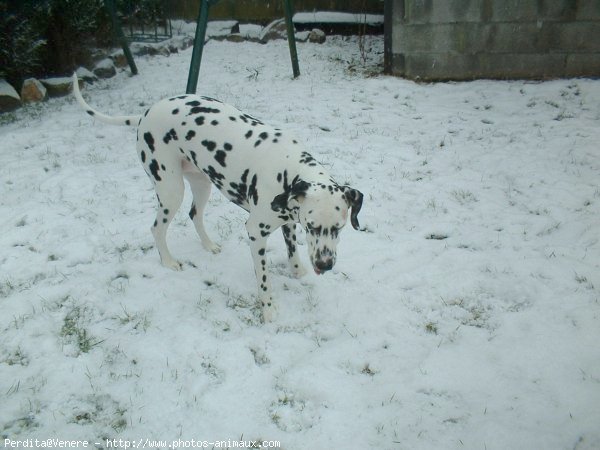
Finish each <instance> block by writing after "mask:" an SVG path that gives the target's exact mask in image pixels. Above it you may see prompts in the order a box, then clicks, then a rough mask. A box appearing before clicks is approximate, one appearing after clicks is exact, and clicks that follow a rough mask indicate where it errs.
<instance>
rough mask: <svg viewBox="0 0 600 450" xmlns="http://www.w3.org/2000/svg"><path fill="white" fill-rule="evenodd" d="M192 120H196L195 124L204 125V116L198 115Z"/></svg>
mask: <svg viewBox="0 0 600 450" xmlns="http://www.w3.org/2000/svg"><path fill="white" fill-rule="evenodd" d="M194 122H196V125H199V126H202V125H204V116H198V117H196V118H195V119H194Z"/></svg>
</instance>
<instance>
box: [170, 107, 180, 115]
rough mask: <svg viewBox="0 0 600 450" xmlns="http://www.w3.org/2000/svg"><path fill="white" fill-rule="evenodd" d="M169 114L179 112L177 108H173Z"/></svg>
mask: <svg viewBox="0 0 600 450" xmlns="http://www.w3.org/2000/svg"><path fill="white" fill-rule="evenodd" d="M171 114H179V108H175V109H174V110H173V111H171Z"/></svg>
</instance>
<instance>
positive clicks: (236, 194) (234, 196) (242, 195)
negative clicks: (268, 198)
mask: <svg viewBox="0 0 600 450" xmlns="http://www.w3.org/2000/svg"><path fill="white" fill-rule="evenodd" d="M249 173H250V169H246V170H244V173H243V174H242V176H241V177H240V182H239V183H235V182H231V183H229V186H230V187H231V189H229V190H228V191H227V194H228V195H229V196H230V198H231V201H232V202H233V203H235V204H236V205H238V206H242V205H244V204H245V203H246V198H247V197H246V196H247V194H248V185H247V184H246V183H247V181H248V174H249Z"/></svg>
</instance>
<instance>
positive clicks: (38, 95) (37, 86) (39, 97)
mask: <svg viewBox="0 0 600 450" xmlns="http://www.w3.org/2000/svg"><path fill="white" fill-rule="evenodd" d="M47 98H48V90H47V89H46V88H45V87H44V85H43V84H42V83H40V82H39V81H38V80H36V79H35V78H27V79H26V80H25V81H23V86H22V87H21V100H23V102H24V103H30V102H42V101H44V100H46V99H47Z"/></svg>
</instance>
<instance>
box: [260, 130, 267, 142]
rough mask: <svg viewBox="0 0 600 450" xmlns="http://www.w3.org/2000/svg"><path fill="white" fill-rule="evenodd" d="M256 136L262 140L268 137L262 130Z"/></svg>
mask: <svg viewBox="0 0 600 450" xmlns="http://www.w3.org/2000/svg"><path fill="white" fill-rule="evenodd" d="M258 137H259V138H261V139H262V140H263V141H264V140H265V139H267V138H268V137H269V133H267V132H266V131H263V132H262V133H260V134H259V135H258Z"/></svg>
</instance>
